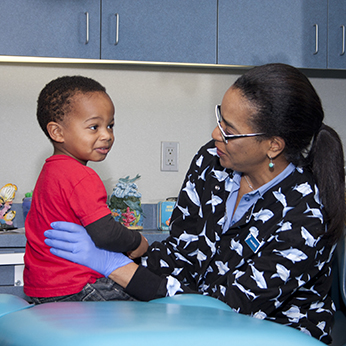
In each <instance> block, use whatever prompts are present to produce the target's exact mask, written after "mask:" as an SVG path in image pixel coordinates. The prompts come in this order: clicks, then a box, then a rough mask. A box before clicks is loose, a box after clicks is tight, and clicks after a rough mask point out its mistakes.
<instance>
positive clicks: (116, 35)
mask: <svg viewBox="0 0 346 346" xmlns="http://www.w3.org/2000/svg"><path fill="white" fill-rule="evenodd" d="M115 21H116V24H115V42H114V46H116V45H117V44H118V43H119V13H116V14H115Z"/></svg>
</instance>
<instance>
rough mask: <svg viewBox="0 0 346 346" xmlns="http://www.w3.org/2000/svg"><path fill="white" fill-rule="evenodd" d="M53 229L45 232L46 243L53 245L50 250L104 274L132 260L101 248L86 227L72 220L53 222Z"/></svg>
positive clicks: (106, 274)
mask: <svg viewBox="0 0 346 346" xmlns="http://www.w3.org/2000/svg"><path fill="white" fill-rule="evenodd" d="M51 227H52V228H53V229H50V230H47V231H45V232H44V235H45V237H46V238H48V239H45V243H46V244H47V245H48V246H50V247H51V249H50V252H51V253H52V254H54V255H56V256H59V257H62V258H65V259H67V260H69V261H71V262H74V263H78V264H82V265H84V266H86V267H89V268H91V269H93V270H95V271H97V272H99V273H101V274H103V275H104V276H106V277H107V276H108V275H109V274H110V273H111V272H112V271H113V270H115V269H118V268H120V267H123V266H125V265H126V264H129V263H131V262H132V260H130V259H129V258H128V257H126V256H125V255H123V254H122V253H118V252H111V251H106V250H102V249H99V248H97V247H96V246H95V244H94V243H93V241H92V240H91V238H90V236H89V234H88V233H87V231H86V229H85V228H84V227H82V226H80V225H77V224H75V223H71V222H63V221H58V222H53V223H52V224H51Z"/></svg>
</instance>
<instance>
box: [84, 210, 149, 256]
mask: <svg viewBox="0 0 346 346" xmlns="http://www.w3.org/2000/svg"><path fill="white" fill-rule="evenodd" d="M85 229H86V230H87V232H88V234H89V236H90V237H91V239H92V240H93V242H94V243H95V245H96V246H97V247H98V248H100V249H104V250H108V251H115V252H129V251H133V250H135V249H137V248H138V247H139V246H140V244H141V243H142V242H143V240H142V235H141V234H140V233H139V232H138V231H132V230H130V229H128V228H126V227H125V226H123V225H122V224H121V223H119V222H117V221H115V220H114V218H113V217H112V215H111V214H109V215H106V216H104V217H102V218H101V219H98V220H96V221H95V222H93V223H91V224H89V225H87V226H85ZM143 238H144V237H143ZM144 239H145V238H144ZM145 251H146V250H145ZM145 251H144V252H145Z"/></svg>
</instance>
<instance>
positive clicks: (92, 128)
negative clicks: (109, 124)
mask: <svg viewBox="0 0 346 346" xmlns="http://www.w3.org/2000/svg"><path fill="white" fill-rule="evenodd" d="M97 127H98V126H97V125H92V126H90V129H91V130H97Z"/></svg>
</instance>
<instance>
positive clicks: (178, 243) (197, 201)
mask: <svg viewBox="0 0 346 346" xmlns="http://www.w3.org/2000/svg"><path fill="white" fill-rule="evenodd" d="M217 163H218V157H217V155H216V151H215V146H214V142H213V141H212V142H209V143H207V144H206V145H205V146H204V147H202V148H201V149H200V150H199V152H198V153H197V154H196V156H195V157H194V159H193V160H192V163H191V165H190V168H189V170H188V172H187V174H186V177H185V180H184V183H183V186H182V188H181V190H180V193H179V196H178V201H177V204H176V206H175V208H174V210H173V214H172V218H171V220H172V222H171V226H170V227H171V230H170V236H169V237H168V238H167V239H166V240H165V241H163V242H161V243H159V242H155V243H153V244H152V245H151V246H150V247H149V250H148V256H147V257H146V258H145V257H144V258H142V265H143V266H146V267H148V268H149V269H150V270H151V271H152V272H154V273H156V274H157V275H166V276H168V275H171V276H172V277H174V278H176V279H178V280H179V281H180V282H181V283H182V284H183V285H185V286H187V287H189V288H190V289H192V290H193V291H197V290H198V282H199V279H200V276H201V275H202V273H203V270H201V262H203V267H205V266H206V265H207V263H208V262H209V260H210V259H211V258H212V256H213V253H212V251H209V252H208V253H202V252H201V251H200V250H201V249H206V248H209V247H208V246H206V244H205V243H206V241H207V240H206V237H205V234H204V233H205V223H206V220H205V219H204V218H203V207H204V206H205V205H208V207H210V208H213V206H212V203H214V200H212V199H211V195H210V193H209V194H208V193H205V191H209V192H210V191H212V189H211V188H210V186H209V184H211V183H210V181H213V182H216V183H218V184H219V185H220V189H219V191H217V193H220V194H223V193H224V188H223V184H224V182H223V181H219V180H218V179H209V178H208V177H209V176H211V175H213V174H214V172H216V170H215V165H216V164H217ZM222 170H224V169H223V168H222ZM219 172H220V175H221V176H223V174H224V175H225V176H228V173H224V172H223V171H218V170H217V173H219ZM221 180H222V179H221ZM222 197H223V196H222ZM220 200H221V198H220ZM208 203H209V204H208ZM220 206H221V204H220V205H218V206H217V207H216V209H217V210H215V214H217V215H220V218H222V217H223V216H224V208H223V207H220ZM215 214H214V215H215ZM216 228H219V232H221V226H220V225H216V226H215V228H214V229H213V231H212V233H213V234H212V235H210V237H209V238H208V241H210V242H216V241H217V234H216V232H215V230H216ZM202 258H203V259H202ZM205 268H206V267H205Z"/></svg>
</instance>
